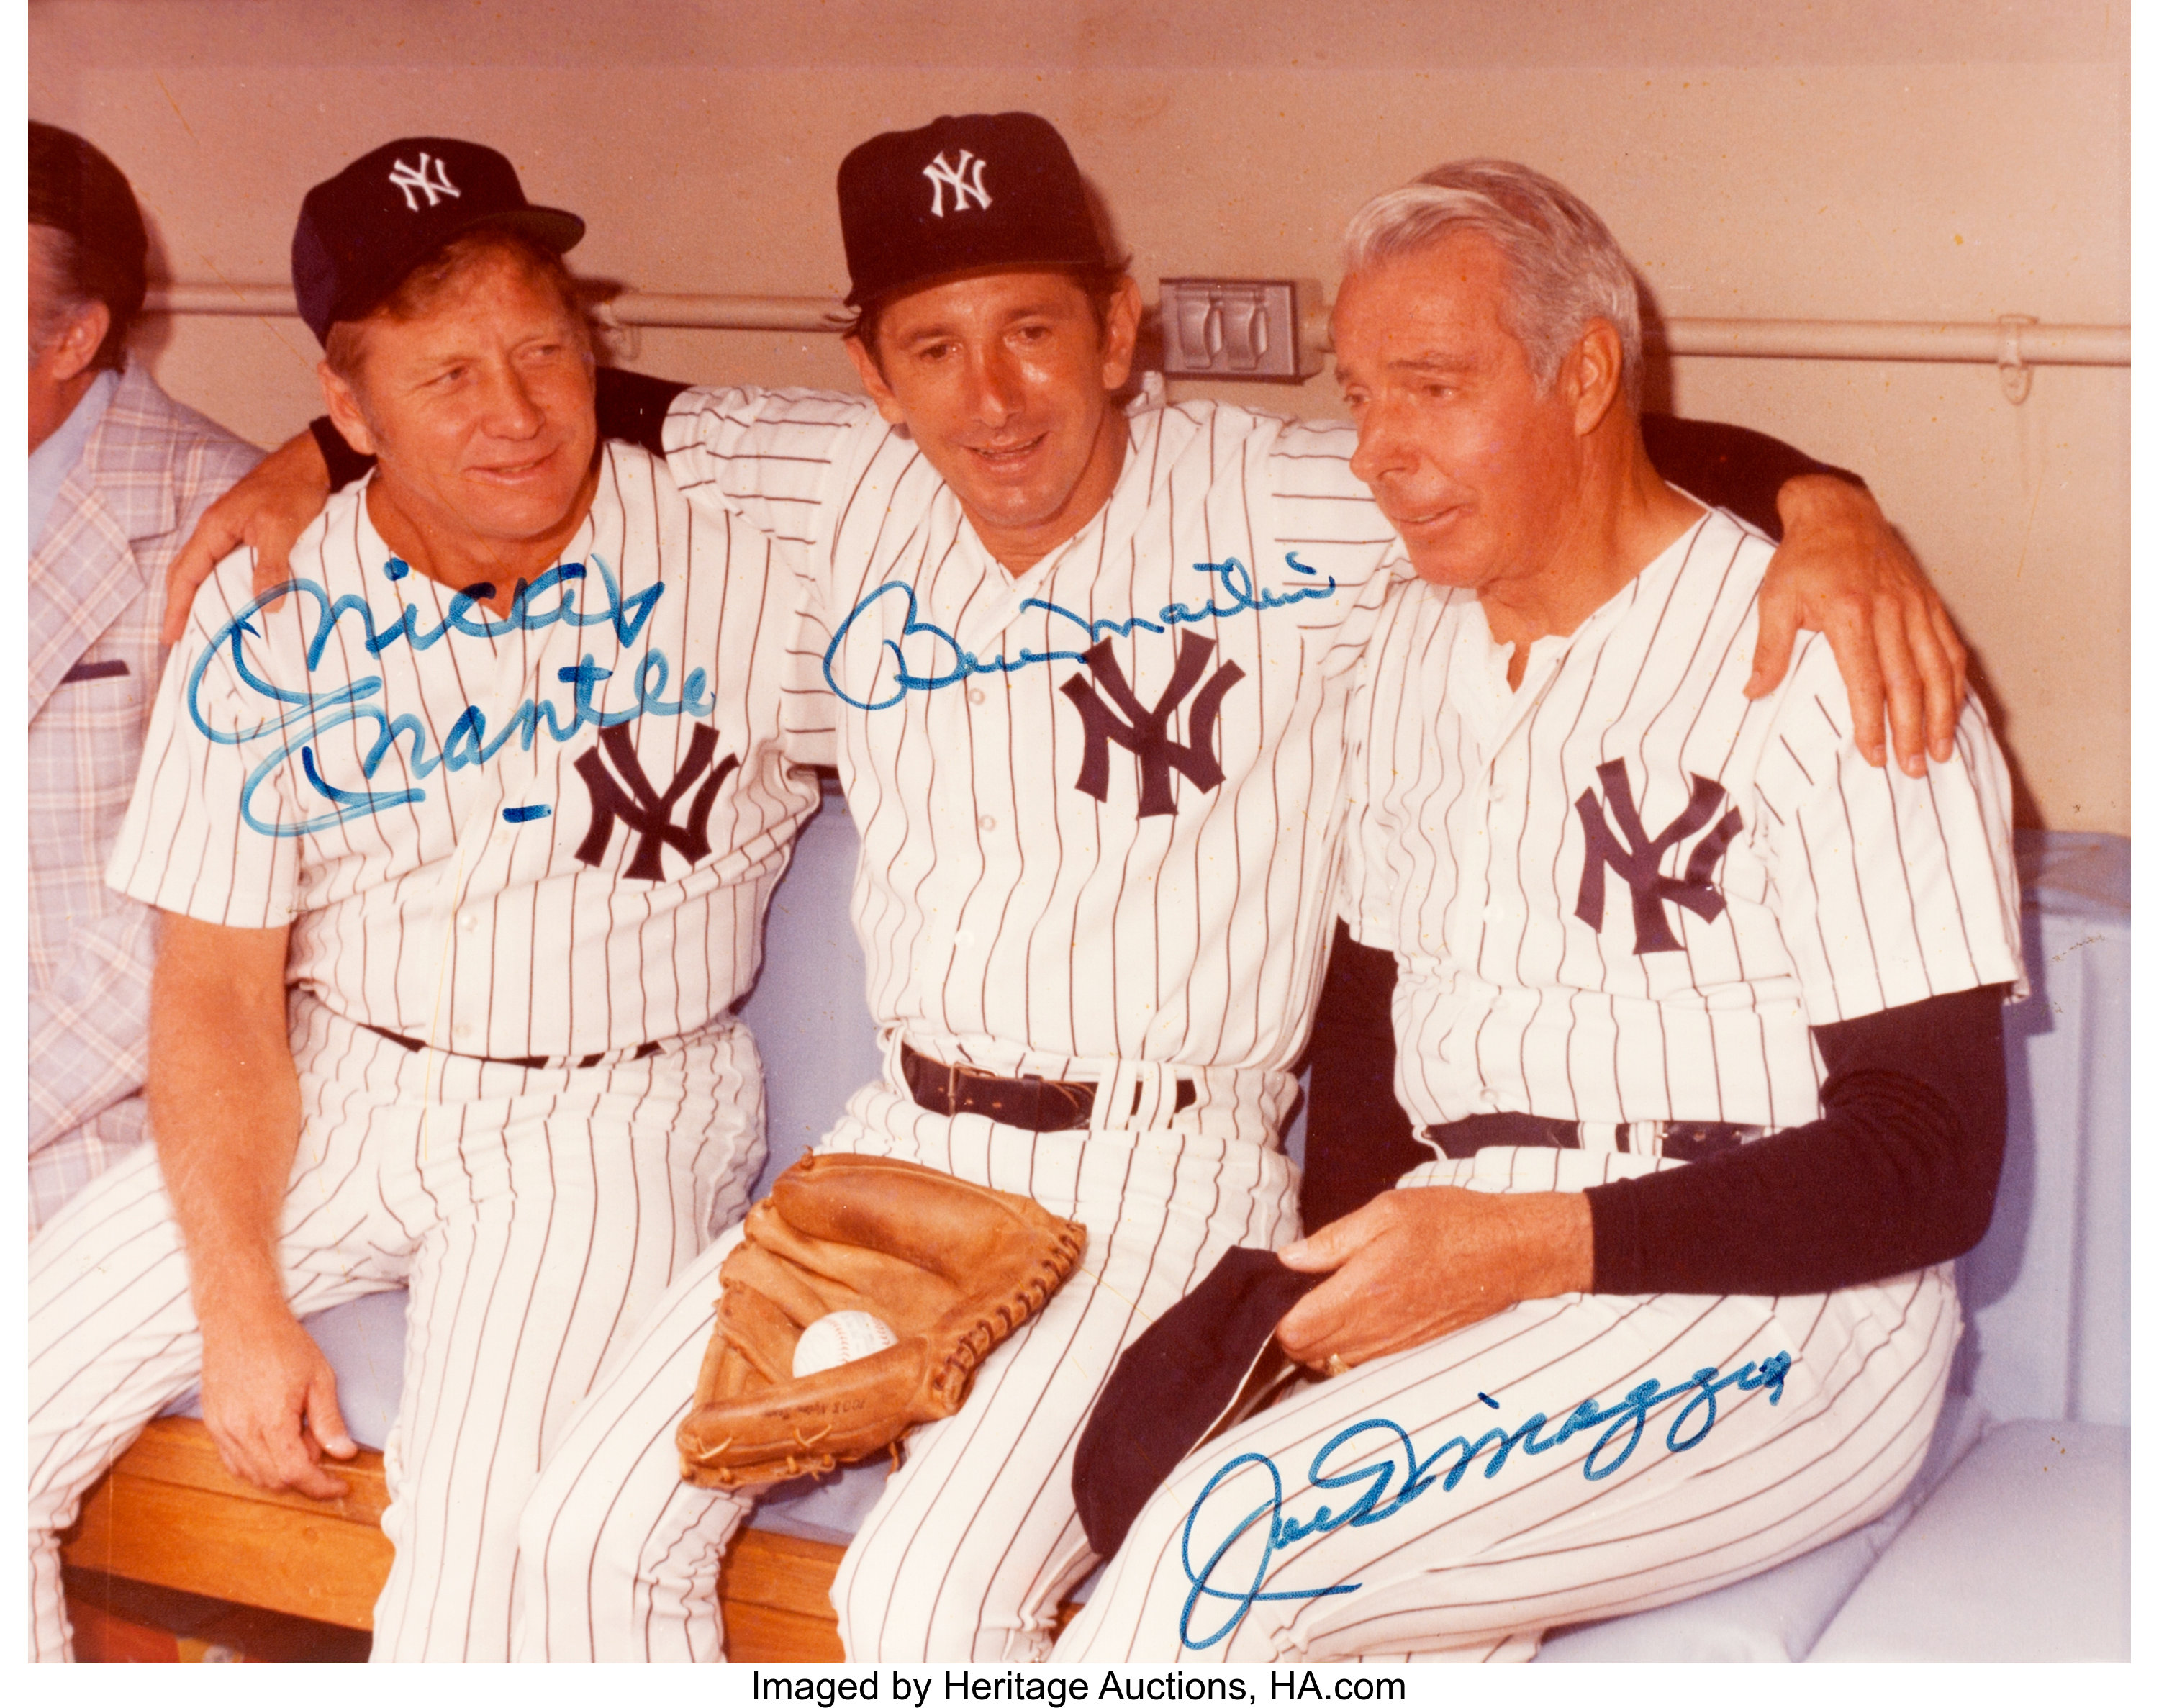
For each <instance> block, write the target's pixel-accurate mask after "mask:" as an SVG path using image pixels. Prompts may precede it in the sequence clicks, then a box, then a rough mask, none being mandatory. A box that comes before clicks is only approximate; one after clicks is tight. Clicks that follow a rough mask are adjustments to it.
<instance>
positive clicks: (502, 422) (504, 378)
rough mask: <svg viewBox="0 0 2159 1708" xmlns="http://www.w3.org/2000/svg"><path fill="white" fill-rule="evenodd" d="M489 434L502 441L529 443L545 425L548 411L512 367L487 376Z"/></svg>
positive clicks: (486, 398) (487, 426) (506, 365)
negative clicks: (510, 440) (520, 440)
mask: <svg viewBox="0 0 2159 1708" xmlns="http://www.w3.org/2000/svg"><path fill="white" fill-rule="evenodd" d="M485 401H486V406H487V407H486V413H485V415H484V418H483V419H484V425H485V427H486V428H487V431H488V432H489V433H491V434H492V435H494V437H496V438H499V439H529V438H531V437H532V436H533V435H534V434H535V433H536V432H539V431H540V429H541V427H542V426H544V425H545V424H546V419H547V411H546V410H544V409H542V408H541V406H540V405H539V403H538V401H537V400H536V399H535V397H534V396H533V395H532V388H531V386H529V385H527V384H526V380H525V376H524V375H522V374H520V373H519V372H518V371H517V370H516V368H515V366H514V365H511V364H509V363H504V364H503V365H501V366H500V367H494V368H490V369H489V372H488V375H487V391H486V394H485Z"/></svg>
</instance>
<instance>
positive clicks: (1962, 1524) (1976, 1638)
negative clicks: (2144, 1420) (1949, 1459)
mask: <svg viewBox="0 0 2159 1708" xmlns="http://www.w3.org/2000/svg"><path fill="white" fill-rule="evenodd" d="M1808 1659H1810V1660H1932V1661H1946V1660H1957V1661H1970V1660H2127V1659H2129V1431H2127V1430H2125V1429H2120V1428H2117V1427H2115V1426H2112V1425H2109V1424H2099V1423H2062V1422H2048V1421H2031V1420H2026V1421H2019V1422H2016V1423H2010V1424H2004V1425H2003V1426H2001V1427H2000V1428H1998V1429H1996V1431H1994V1432H1993V1433H1992V1434H1991V1435H1989V1436H1987V1437H1986V1440H1984V1441H1981V1442H1980V1444H1979V1446H1978V1447H1975V1448H1974V1449H1973V1450H1972V1452H1971V1453H1970V1455H1969V1456H1968V1457H1966V1458H1965V1461H1964V1462H1963V1463H1962V1464H1960V1465H1959V1466H1958V1467H1957V1468H1956V1470H1955V1472H1954V1473H1953V1474H1952V1475H1951V1476H1950V1478H1949V1481H1948V1482H1947V1483H1944V1485H1943V1486H1942V1487H1941V1488H1940V1489H1939V1490H1938V1491H1937V1492H1936V1493H1935V1494H1934V1498H1933V1499H1931V1500H1929V1502H1928V1503H1927V1504H1925V1505H1924V1506H1923V1507H1922V1508H1921V1509H1919V1511H1918V1514H1916V1515H1914V1517H1913V1519H1912V1521H1911V1523H1910V1524H1907V1525H1906V1526H1905V1527H1904V1529H1903V1532H1902V1533H1901V1534H1900V1535H1898V1538H1897V1540H1895V1541H1894V1542H1892V1543H1891V1544H1890V1545H1889V1548H1888V1550H1887V1552H1886V1553H1884V1554H1883V1555H1882V1559H1881V1561H1880V1562H1879V1563H1878V1564H1877V1566H1875V1568H1874V1570H1873V1571H1872V1572H1870V1573H1868V1574H1867V1576H1866V1581H1865V1582H1863V1583H1862V1584H1861V1585H1860V1586H1859V1587H1858V1589H1857V1590H1856V1591H1855V1592H1853V1594H1852V1596H1851V1600H1849V1601H1847V1602H1846V1603H1845V1605H1844V1610H1843V1611H1842V1612H1840V1613H1839V1614H1838V1615H1837V1616H1836V1618H1835V1620H1834V1621H1833V1622H1832V1623H1830V1628H1829V1629H1828V1630H1827V1631H1826V1632H1825V1633H1823V1634H1822V1639H1821V1641H1820V1643H1817V1644H1815V1649H1814V1652H1813V1654H1810V1655H1809V1656H1808Z"/></svg>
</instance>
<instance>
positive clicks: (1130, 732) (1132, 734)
mask: <svg viewBox="0 0 2159 1708" xmlns="http://www.w3.org/2000/svg"><path fill="white" fill-rule="evenodd" d="M1213 651H1214V642H1213V641H1211V640H1203V639H1200V638H1199V636H1198V635H1196V634H1191V633H1189V632H1188V633H1186V634H1182V635H1180V636H1179V637H1178V643H1177V667H1176V669H1175V670H1174V671H1173V673H1172V674H1171V676H1170V679H1169V686H1168V687H1167V688H1165V689H1163V690H1162V698H1161V699H1159V700H1157V701H1155V703H1154V704H1153V705H1152V706H1142V705H1141V704H1140V701H1139V696H1137V695H1136V694H1135V693H1133V692H1132V690H1131V684H1130V683H1129V682H1127V681H1125V673H1124V672H1123V671H1122V670H1119V669H1118V668H1117V660H1116V658H1115V657H1114V656H1112V655H1111V651H1110V643H1109V642H1108V641H1106V640H1105V641H1102V642H1100V643H1099V644H1096V645H1095V646H1094V647H1093V648H1091V649H1090V650H1088V651H1087V652H1085V653H1084V654H1083V655H1081V656H1082V657H1084V658H1085V660H1086V662H1087V667H1088V668H1089V669H1090V670H1092V671H1093V672H1094V673H1095V681H1099V682H1100V684H1101V685H1102V691H1103V693H1105V694H1107V695H1108V696H1109V698H1110V701H1111V702H1112V703H1113V704H1114V705H1115V706H1116V711H1112V710H1111V706H1109V705H1105V703H1104V702H1103V699H1102V695H1101V694H1097V693H1096V692H1095V683H1094V682H1090V681H1088V680H1087V679H1086V678H1085V677H1084V676H1074V677H1073V678H1072V680H1071V681H1069V682H1067V683H1065V684H1064V687H1063V689H1062V692H1063V693H1064V696H1066V698H1068V699H1069V700H1070V701H1071V702H1072V703H1073V704H1074V706H1078V707H1079V708H1080V726H1081V727H1082V728H1084V729H1085V731H1086V732H1087V751H1086V752H1085V753H1084V754H1083V755H1081V757H1080V779H1079V782H1078V784H1077V785H1076V786H1077V787H1078V789H1079V790H1080V793H1081V794H1091V795H1093V796H1094V797H1095V800H1108V799H1109V798H1110V743H1111V742H1115V743H1116V744H1117V745H1118V746H1119V747H1121V748H1123V749H1124V750H1125V751H1126V753H1134V754H1136V755H1137V756H1138V758H1139V762H1140V812H1139V815H1140V816H1141V817H1142V818H1143V819H1151V818H1159V817H1161V816H1162V815H1163V814H1164V813H1173V812H1175V811H1176V810H1177V802H1176V801H1175V800H1173V798H1172V796H1171V794H1170V791H1169V774H1170V772H1171V771H1172V770H1176V771H1179V772H1181V773H1183V775H1184V777H1185V779H1186V780H1187V781H1188V782H1190V783H1191V784H1193V787H1195V788H1199V789H1214V788H1217V787H1219V785H1220V784H1221V781H1222V767H1221V764H1220V763H1219V761H1217V760H1216V758H1215V757H1214V718H1215V715H1216V713H1218V712H1219V711H1220V710H1221V708H1222V696H1224V694H1226V693H1228V692H1229V691H1230V689H1231V688H1233V687H1235V686H1236V685H1237V684H1238V683H1239V682H1241V681H1244V680H1245V673H1244V671H1243V670H1241V669H1240V668H1239V667H1238V666H1237V665H1235V664H1234V663H1232V664H1226V665H1223V666H1222V668H1221V669H1220V670H1217V671H1215V672H1214V675H1212V676H1211V677H1209V679H1208V682H1207V686H1205V687H1204V688H1201V689H1200V690H1199V697H1198V698H1196V699H1194V700H1193V702H1192V712H1191V714H1190V716H1189V717H1188V718H1187V720H1186V722H1185V731H1186V734H1187V736H1188V739H1187V740H1185V741H1183V742H1181V743H1180V742H1173V741H1172V740H1171V739H1170V738H1169V719H1170V714H1171V713H1172V712H1175V711H1176V710H1177V708H1178V706H1182V705H1183V703H1184V700H1185V696H1187V695H1188V694H1190V693H1191V692H1192V691H1193V688H1194V687H1195V686H1198V684H1199V677H1200V674H1201V672H1203V671H1204V670H1206V668H1207V660H1208V656H1209V655H1210V654H1211V653H1213ZM1118 712H1122V713H1123V714H1124V716H1123V717H1122V718H1121V719H1120V718H1119V717H1118V715H1117V713H1118Z"/></svg>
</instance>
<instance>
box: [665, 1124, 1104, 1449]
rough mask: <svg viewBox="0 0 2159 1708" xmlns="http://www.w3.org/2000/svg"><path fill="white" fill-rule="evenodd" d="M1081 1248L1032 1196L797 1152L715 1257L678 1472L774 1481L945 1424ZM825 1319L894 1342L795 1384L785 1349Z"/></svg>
mask: <svg viewBox="0 0 2159 1708" xmlns="http://www.w3.org/2000/svg"><path fill="white" fill-rule="evenodd" d="M1086 1249H1087V1230H1086V1229H1085V1228H1083V1227H1081V1226H1080V1224H1078V1223H1076V1222H1068V1221H1065V1220H1064V1219H1061V1218H1059V1217H1057V1216H1053V1215H1051V1214H1049V1212H1048V1211H1047V1210H1045V1209H1043V1207H1042V1206H1041V1205H1040V1204H1038V1203H1035V1202H1034V1201H1033V1199H1032V1198H1019V1197H1016V1196H1015V1195H1013V1194H1012V1193H1007V1192H994V1191H992V1190H991V1189H990V1188H988V1187H986V1186H976V1185H974V1184H972V1183H970V1182H968V1181H965V1180H959V1179H955V1178H954V1177H952V1176H951V1175H949V1174H940V1172H937V1171H936V1170H935V1169H934V1168H924V1167H919V1166H918V1165H916V1164H914V1163H912V1162H897V1161H894V1160H893V1159H892V1158H890V1157H857V1156H852V1155H847V1154H844V1153H839V1152H826V1153H824V1154H821V1155H814V1156H808V1157H804V1158H803V1159H802V1160H801V1161H800V1162H797V1163H796V1164H795V1166H794V1167H791V1168H790V1169H789V1170H788V1171H787V1172H785V1173H784V1174H782V1175H781V1176H780V1177H779V1179H778V1180H777V1181H775V1182H774V1183H773V1188H772V1195H771V1196H770V1197H769V1198H766V1199H765V1200H764V1202H763V1203H759V1204H758V1206H757V1207H756V1209H753V1210H752V1211H751V1212H750V1213H749V1219H748V1224H746V1226H745V1229H744V1231H743V1242H742V1244H741V1245H738V1246H737V1247H736V1248H735V1249H734V1250H733V1251H731V1252H729V1253H728V1254H727V1259H726V1260H725V1261H724V1262H722V1264H721V1265H720V1299H719V1310H718V1317H717V1321H716V1322H714V1324H713V1326H712V1343H711V1344H710V1345H709V1346H708V1347H707V1348H706V1350H705V1363H704V1368H703V1369H701V1370H700V1371H699V1372H698V1373H697V1396H696V1405H694V1406H693V1407H692V1408H691V1412H690V1415H689V1416H688V1417H686V1418H685V1419H684V1420H683V1421H682V1426H681V1428H680V1429H679V1430H677V1431H676V1436H675V1444H676V1447H677V1448H678V1449H680V1451H681V1455H682V1475H683V1477H684V1478H686V1480H687V1481H689V1482H691V1483H697V1484H699V1485H700V1486H702V1487H703V1488H740V1487H742V1486H743V1484H745V1483H778V1482H780V1481H782V1480H784V1478H790V1477H799V1476H801V1475H803V1474H804V1473H809V1472H817V1471H830V1470H831V1469H832V1468H833V1467H835V1466H836V1465H837V1464H840V1463H842V1462H847V1461H849V1460H854V1459H863V1458H867V1457H870V1456H871V1455H872V1454H873V1453H876V1452H879V1451H880V1450H882V1449H883V1448H884V1447H889V1446H890V1445H891V1444H892V1443H893V1441H897V1440H898V1439H899V1437H900V1436H902V1435H903V1434H904V1433H906V1431H908V1429H909V1427H910V1426H913V1425H914V1424H917V1423H926V1422H928V1421H930V1420H932V1419H934V1418H940V1417H950V1416H951V1415H952V1414H953V1413H954V1412H955V1411H957V1410H959V1409H960V1404H961V1402H962V1401H964V1400H966V1397H967V1390H968V1388H969V1387H970V1386H971V1384H972V1383H973V1381H974V1377H975V1370H976V1367H977V1366H978V1365H979V1364H981V1361H982V1359H984V1358H985V1357H986V1356H987V1354H988V1353H989V1351H990V1348H992V1347H993V1346H995V1345H997V1343H998V1342H999V1341H1001V1340H1002V1339H1004V1338H1005V1337H1006V1336H1007V1335H1008V1334H1010V1333H1012V1331H1013V1330H1014V1329H1016V1328H1018V1327H1019V1326H1020V1325H1021V1324H1022V1323H1023V1322H1026V1321H1027V1320H1028V1317H1032V1316H1033V1315H1034V1314H1035V1313H1036V1312H1038V1311H1040V1310H1041V1309H1042V1307H1043V1305H1044V1304H1045V1303H1046V1302H1048V1298H1049V1296H1050V1295H1051V1294H1052V1293H1054V1292H1055V1291H1057V1290H1058V1288H1059V1287H1060V1286H1063V1285H1064V1280H1065V1277H1066V1276H1069V1275H1070V1274H1071V1273H1072V1271H1073V1268H1074V1265H1077V1264H1078V1262H1079V1261H1080V1254H1081V1253H1082V1252H1084V1251H1085V1250H1086ZM834 1311H867V1312H870V1313H871V1314H872V1316H876V1317H883V1319H884V1320H885V1321H886V1322H888V1323H890V1324H891V1325H892V1327H893V1330H894V1332H895V1333H898V1336H899V1339H898V1343H897V1344H896V1345H893V1346H888V1347H887V1348H884V1350H883V1351H882V1352H878V1353H872V1354H870V1356H868V1357H867V1358H861V1359H856V1360H854V1361H853V1362H852V1364H840V1365H837V1366H836V1367H835V1368H833V1369H829V1370H822V1371H820V1372H818V1373H817V1374H815V1375H810V1376H803V1377H800V1378H798V1377H796V1376H795V1374H793V1370H794V1362H795V1342H796V1341H797V1340H798V1339H800V1338H801V1333H802V1331H803V1329H804V1328H806V1327H807V1326H808V1325H809V1324H810V1323H811V1322H815V1321H816V1320H817V1318H819V1317H823V1316H826V1315H827V1314H829V1313H830V1312H834Z"/></svg>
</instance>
